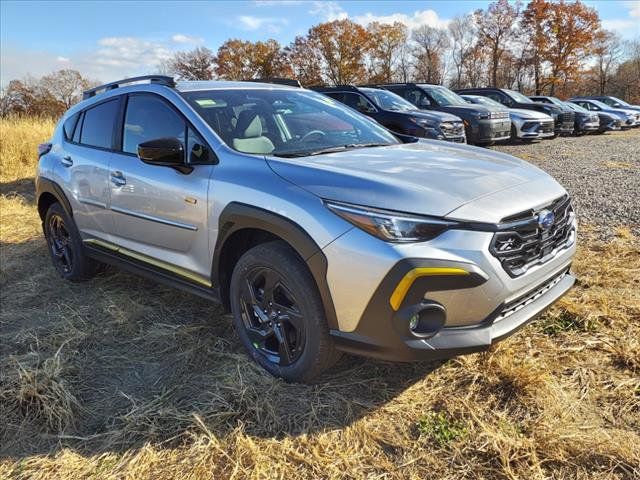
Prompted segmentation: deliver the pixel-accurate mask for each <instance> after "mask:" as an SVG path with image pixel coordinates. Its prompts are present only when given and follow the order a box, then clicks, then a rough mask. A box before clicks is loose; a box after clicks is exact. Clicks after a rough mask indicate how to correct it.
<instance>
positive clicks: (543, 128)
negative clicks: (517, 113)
mask: <svg viewBox="0 0 640 480" xmlns="http://www.w3.org/2000/svg"><path fill="white" fill-rule="evenodd" d="M539 131H540V132H541V133H551V132H553V120H548V121H545V122H542V124H541V125H540V128H539Z"/></svg>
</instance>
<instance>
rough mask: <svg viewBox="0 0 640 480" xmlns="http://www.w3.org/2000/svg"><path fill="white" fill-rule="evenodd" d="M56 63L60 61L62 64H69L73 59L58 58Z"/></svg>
mask: <svg viewBox="0 0 640 480" xmlns="http://www.w3.org/2000/svg"><path fill="white" fill-rule="evenodd" d="M56 61H58V62H60V63H69V62H70V61H71V59H69V58H67V57H58V58H56Z"/></svg>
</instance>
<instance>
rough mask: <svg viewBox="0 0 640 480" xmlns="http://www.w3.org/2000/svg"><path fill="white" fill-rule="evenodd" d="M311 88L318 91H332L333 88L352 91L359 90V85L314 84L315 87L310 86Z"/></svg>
mask: <svg viewBox="0 0 640 480" xmlns="http://www.w3.org/2000/svg"><path fill="white" fill-rule="evenodd" d="M309 88H310V90H315V91H318V92H321V91H323V90H324V91H327V92H328V91H332V90H340V91H344V90H346V91H350V92H357V91H358V87H356V86H355V85H314V86H313V87H309Z"/></svg>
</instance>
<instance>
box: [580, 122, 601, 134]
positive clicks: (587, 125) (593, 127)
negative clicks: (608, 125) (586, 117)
mask: <svg viewBox="0 0 640 480" xmlns="http://www.w3.org/2000/svg"><path fill="white" fill-rule="evenodd" d="M599 128H600V121H599V120H598V121H586V122H576V127H575V129H576V131H577V132H596V131H597V130H598V129H599Z"/></svg>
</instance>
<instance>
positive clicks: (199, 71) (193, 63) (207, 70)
mask: <svg viewBox="0 0 640 480" xmlns="http://www.w3.org/2000/svg"><path fill="white" fill-rule="evenodd" d="M214 61H215V57H214V55H213V52H212V51H211V50H209V49H208V48H206V47H197V48H195V49H193V50H190V51H188V52H177V53H176V54H175V55H174V56H173V57H172V58H170V59H169V60H168V62H167V64H166V65H165V67H164V68H165V69H167V70H169V72H171V73H173V74H175V75H177V76H178V77H180V78H181V79H182V80H212V79H213V78H214V73H213V67H214Z"/></svg>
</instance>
